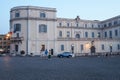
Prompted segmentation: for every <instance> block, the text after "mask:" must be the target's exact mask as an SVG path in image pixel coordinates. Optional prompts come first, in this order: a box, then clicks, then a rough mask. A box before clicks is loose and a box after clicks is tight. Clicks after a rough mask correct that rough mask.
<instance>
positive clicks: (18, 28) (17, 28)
mask: <svg viewBox="0 0 120 80" xmlns="http://www.w3.org/2000/svg"><path fill="white" fill-rule="evenodd" d="M16 31H21V24H15V25H14V33H15V32H16Z"/></svg>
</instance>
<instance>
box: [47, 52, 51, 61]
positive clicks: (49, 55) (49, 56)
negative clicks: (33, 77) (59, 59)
mask: <svg viewBox="0 0 120 80" xmlns="http://www.w3.org/2000/svg"><path fill="white" fill-rule="evenodd" d="M50 58H51V50H49V54H48V59H50Z"/></svg>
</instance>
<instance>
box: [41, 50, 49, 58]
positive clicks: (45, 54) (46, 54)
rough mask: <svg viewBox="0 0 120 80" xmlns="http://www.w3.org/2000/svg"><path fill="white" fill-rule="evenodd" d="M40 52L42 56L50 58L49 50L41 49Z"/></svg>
mask: <svg viewBox="0 0 120 80" xmlns="http://www.w3.org/2000/svg"><path fill="white" fill-rule="evenodd" d="M41 54H42V56H48V59H50V58H51V50H49V51H48V50H47V49H46V50H45V51H43V52H41Z"/></svg>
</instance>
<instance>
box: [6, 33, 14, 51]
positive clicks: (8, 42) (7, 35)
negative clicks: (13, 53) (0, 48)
mask: <svg viewBox="0 0 120 80" xmlns="http://www.w3.org/2000/svg"><path fill="white" fill-rule="evenodd" d="M11 36H12V32H8V33H7V34H6V35H5V39H6V41H7V42H6V43H7V45H6V49H5V50H6V51H7V52H8V51H9V45H10V38H11Z"/></svg>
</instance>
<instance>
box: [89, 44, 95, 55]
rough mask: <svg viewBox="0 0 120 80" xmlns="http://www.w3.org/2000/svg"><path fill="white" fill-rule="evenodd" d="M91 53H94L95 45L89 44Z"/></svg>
mask: <svg viewBox="0 0 120 80" xmlns="http://www.w3.org/2000/svg"><path fill="white" fill-rule="evenodd" d="M90 49H91V54H95V46H91V48H90Z"/></svg>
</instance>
